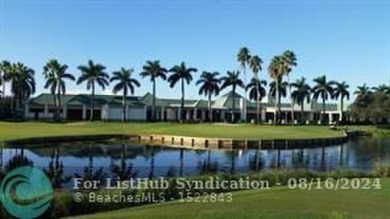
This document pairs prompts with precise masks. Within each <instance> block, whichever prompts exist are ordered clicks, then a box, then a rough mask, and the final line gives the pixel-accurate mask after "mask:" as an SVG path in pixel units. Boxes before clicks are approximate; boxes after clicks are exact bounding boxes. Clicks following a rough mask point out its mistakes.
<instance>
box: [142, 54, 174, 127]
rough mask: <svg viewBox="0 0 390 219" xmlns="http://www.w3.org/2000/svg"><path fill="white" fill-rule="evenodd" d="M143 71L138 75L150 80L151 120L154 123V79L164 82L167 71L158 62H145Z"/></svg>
mask: <svg viewBox="0 0 390 219" xmlns="http://www.w3.org/2000/svg"><path fill="white" fill-rule="evenodd" d="M142 68H143V71H142V72H141V73H140V75H141V76H142V77H143V78H145V77H150V80H151V81H152V84H153V104H152V120H153V121H156V79H157V78H161V79H162V80H166V79H167V76H166V73H167V72H168V71H167V69H165V68H163V67H161V65H160V61H157V60H156V61H147V62H146V64H145V65H144V66H143V67H142Z"/></svg>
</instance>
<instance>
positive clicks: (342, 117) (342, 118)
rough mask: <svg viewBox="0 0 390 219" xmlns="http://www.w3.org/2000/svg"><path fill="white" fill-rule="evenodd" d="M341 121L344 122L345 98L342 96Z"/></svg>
mask: <svg viewBox="0 0 390 219" xmlns="http://www.w3.org/2000/svg"><path fill="white" fill-rule="evenodd" d="M340 108H341V109H340V121H341V122H344V116H343V110H344V97H343V96H341V100H340Z"/></svg>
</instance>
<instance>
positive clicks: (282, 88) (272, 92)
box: [268, 77, 288, 101]
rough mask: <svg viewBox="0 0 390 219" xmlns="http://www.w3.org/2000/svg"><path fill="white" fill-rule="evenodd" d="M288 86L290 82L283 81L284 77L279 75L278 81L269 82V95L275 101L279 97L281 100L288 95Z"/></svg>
mask: <svg viewBox="0 0 390 219" xmlns="http://www.w3.org/2000/svg"><path fill="white" fill-rule="evenodd" d="M287 86H288V83H287V82H286V81H282V77H279V80H277V82H276V81H272V82H271V83H269V91H268V95H269V96H270V97H271V98H272V99H273V100H274V101H275V100H277V99H279V100H281V99H282V97H286V96H287ZM277 91H278V92H277ZM277 95H278V96H277Z"/></svg>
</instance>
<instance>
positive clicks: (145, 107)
mask: <svg viewBox="0 0 390 219" xmlns="http://www.w3.org/2000/svg"><path fill="white" fill-rule="evenodd" d="M147 115H148V107H147V106H146V105H145V106H144V121H146V119H147V117H148V116H147Z"/></svg>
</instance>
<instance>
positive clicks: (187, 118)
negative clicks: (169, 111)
mask: <svg viewBox="0 0 390 219" xmlns="http://www.w3.org/2000/svg"><path fill="white" fill-rule="evenodd" d="M186 112H187V113H186V120H187V121H188V120H190V119H191V110H186Z"/></svg>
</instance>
